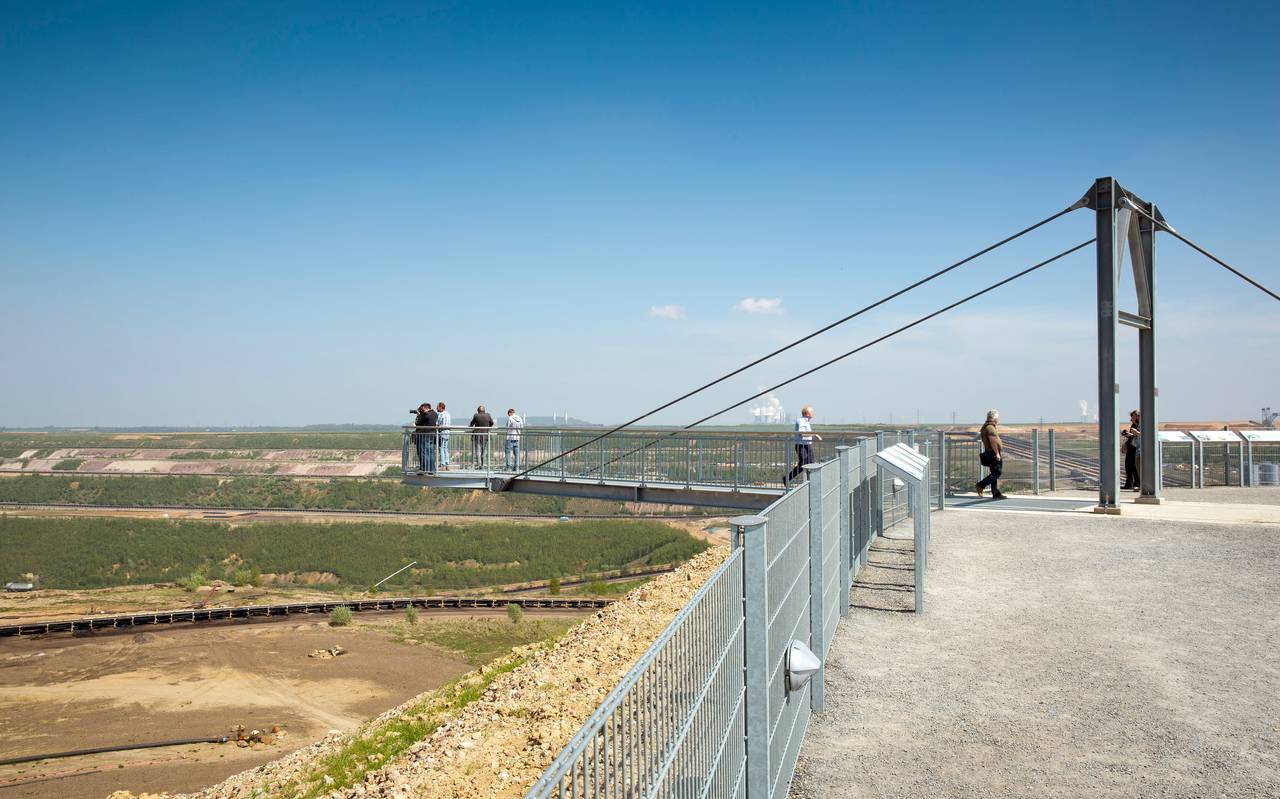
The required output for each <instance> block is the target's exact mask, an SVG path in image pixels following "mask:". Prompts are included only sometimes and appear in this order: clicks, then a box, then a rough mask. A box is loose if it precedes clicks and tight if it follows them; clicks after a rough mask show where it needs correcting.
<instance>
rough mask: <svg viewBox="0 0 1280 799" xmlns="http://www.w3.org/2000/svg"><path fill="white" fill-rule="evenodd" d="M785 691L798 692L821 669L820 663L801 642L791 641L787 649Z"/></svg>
mask: <svg viewBox="0 0 1280 799" xmlns="http://www.w3.org/2000/svg"><path fill="white" fill-rule="evenodd" d="M785 668H786V672H787V691H788V692H791V691H799V690H800V689H801V688H803V687H804V686H805V684H806V683H808V682H809V680H810V679H811V678H812V677H813V675H815V674H817V673H818V670H819V669H821V668H822V661H821V660H820V659H819V658H818V656H817V655H815V654H813V650H811V649H809V647H807V646H805V644H804V642H803V641H794V640H793V641H792V642H791V646H789V647H787V661H786V666H785Z"/></svg>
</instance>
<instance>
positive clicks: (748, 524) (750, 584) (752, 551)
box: [729, 516, 769, 799]
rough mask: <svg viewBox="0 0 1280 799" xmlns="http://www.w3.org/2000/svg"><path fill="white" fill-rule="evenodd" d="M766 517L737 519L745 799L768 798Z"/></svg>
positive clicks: (732, 521)
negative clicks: (740, 560)
mask: <svg viewBox="0 0 1280 799" xmlns="http://www.w3.org/2000/svg"><path fill="white" fill-rule="evenodd" d="M767 522H768V519H766V518H765V517H764V516H737V517H734V518H733V519H730V520H729V524H731V525H733V526H734V528H735V529H736V531H737V532H736V541H735V548H737V547H741V548H742V618H743V627H744V629H743V633H744V636H743V650H742V651H743V664H742V665H743V671H744V674H745V677H744V683H745V686H746V695H745V696H744V698H743V700H744V702H745V703H746V715H745V720H746V725H745V726H746V739H747V740H746V755H747V768H746V781H747V799H769V551H768V547H767V546H766V545H765V541H766V535H767V534H768V524H767Z"/></svg>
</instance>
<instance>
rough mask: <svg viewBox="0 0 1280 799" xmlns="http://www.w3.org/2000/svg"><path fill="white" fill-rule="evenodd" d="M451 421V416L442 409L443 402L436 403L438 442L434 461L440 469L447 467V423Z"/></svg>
mask: <svg viewBox="0 0 1280 799" xmlns="http://www.w3.org/2000/svg"><path fill="white" fill-rule="evenodd" d="M452 422H453V417H452V416H450V415H449V412H448V411H446V410H445V409H444V403H443V402H437V403H436V425H437V426H438V427H439V430H438V436H437V437H438V439H439V441H440V444H439V446H438V447H436V462H437V464H438V465H439V467H440V468H441V469H448V468H449V425H450V423H452Z"/></svg>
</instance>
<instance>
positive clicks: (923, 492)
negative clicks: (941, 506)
mask: <svg viewBox="0 0 1280 799" xmlns="http://www.w3.org/2000/svg"><path fill="white" fill-rule="evenodd" d="M916 493H917V497H916V499H917V501H918V502H919V503H920V504H919V505H918V510H917V513H916V518H915V519H914V520H913V523H912V526H913V527H914V529H913V530H912V532H913V533H914V534H915V535H914V537H915V546H916V552H915V555H916V575H915V577H916V597H915V599H916V613H924V574H925V570H926V569H927V568H928V566H929V532H930V530H929V478H928V474H927V473H926V475H925V479H924V480H923V481H922V482H921V484H920V490H919V491H918V492H916Z"/></svg>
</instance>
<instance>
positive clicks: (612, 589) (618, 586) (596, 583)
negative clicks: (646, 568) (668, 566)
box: [569, 577, 652, 596]
mask: <svg viewBox="0 0 1280 799" xmlns="http://www.w3.org/2000/svg"><path fill="white" fill-rule="evenodd" d="M650 579H652V578H650V577H639V578H637V579H635V580H619V581H617V582H612V583H606V582H604V581H603V580H592V581H591V582H589V583H587V584H586V585H578V586H574V587H573V589H572V590H571V591H570V592H569V593H571V594H580V595H583V596H621V595H622V594H625V593H627V592H629V591H631V590H632V589H633V588H639V587H640V586H642V585H644V584H645V583H647V582H649V580H650Z"/></svg>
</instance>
